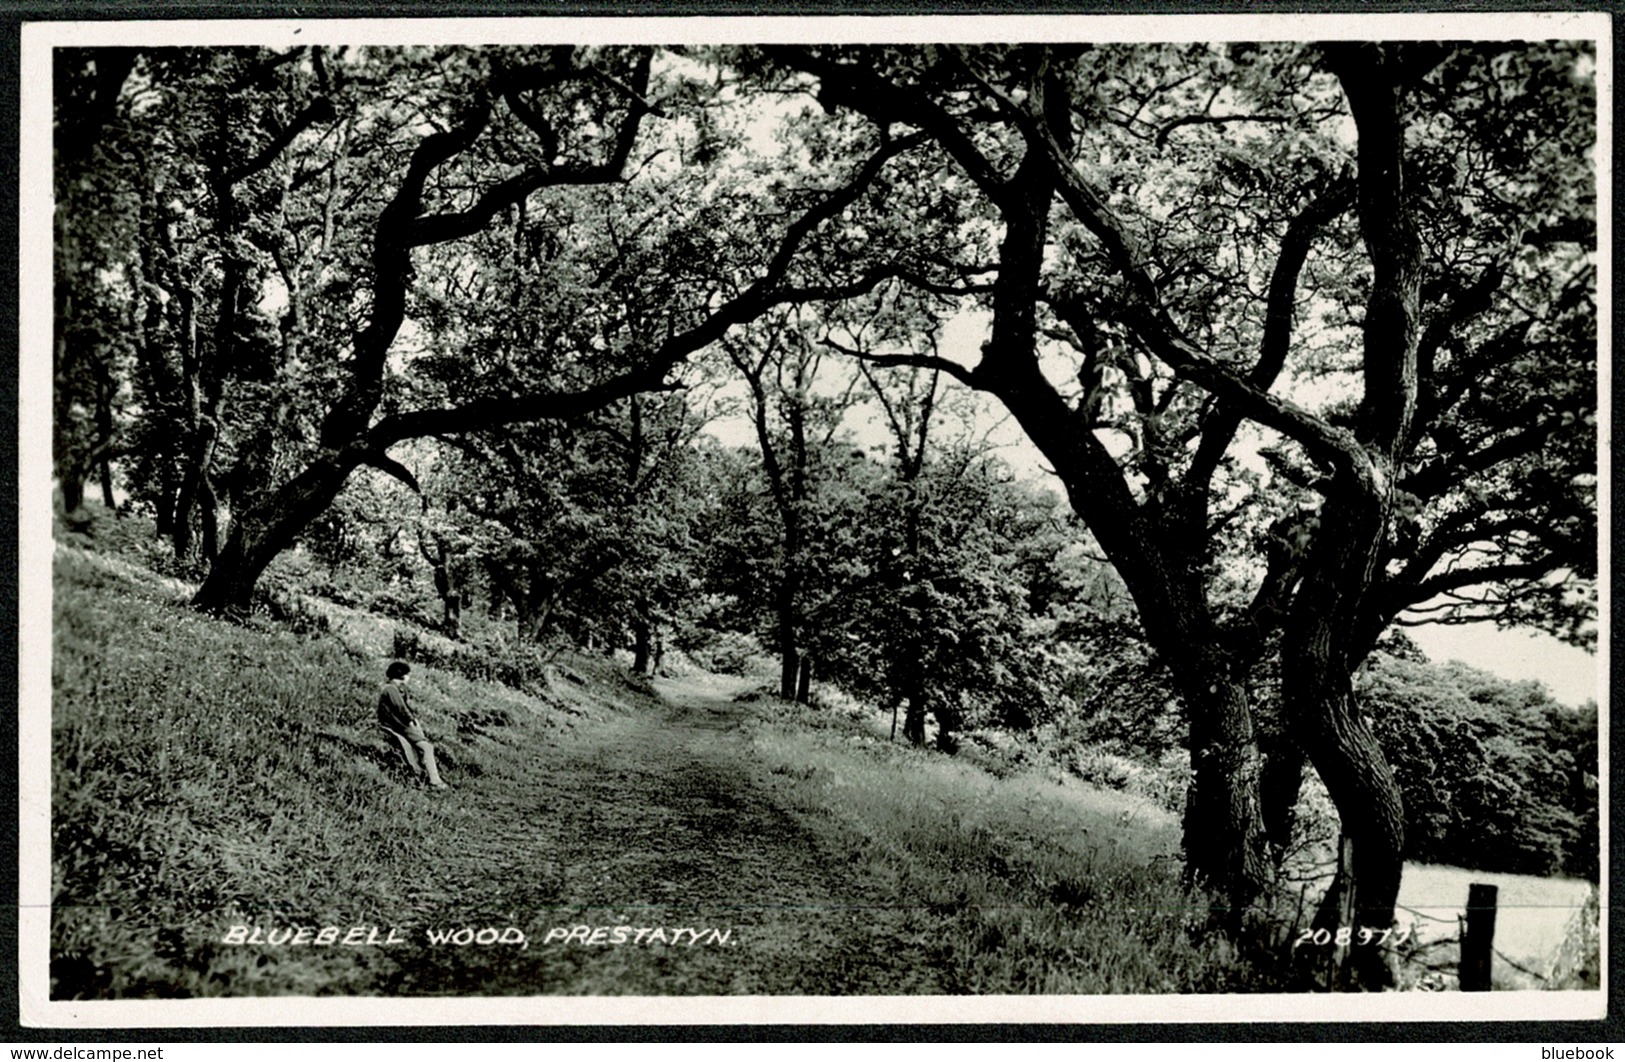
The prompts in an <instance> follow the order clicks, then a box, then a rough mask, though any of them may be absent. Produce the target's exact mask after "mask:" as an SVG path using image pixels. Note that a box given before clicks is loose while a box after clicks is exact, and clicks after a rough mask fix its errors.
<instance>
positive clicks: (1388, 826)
mask: <svg viewBox="0 0 1625 1062" xmlns="http://www.w3.org/2000/svg"><path fill="white" fill-rule="evenodd" d="M1341 475H1342V477H1343V483H1342V486H1341V489H1340V490H1339V491H1338V492H1337V493H1336V494H1334V495H1333V496H1332V497H1331V498H1330V499H1329V500H1328V501H1327V503H1326V506H1325V508H1324V510H1323V512H1322V515H1321V521H1320V533H1319V535H1318V536H1317V538H1316V539H1315V542H1314V546H1313V550H1312V552H1311V554H1310V556H1309V558H1308V561H1307V563H1306V568H1305V574H1304V578H1303V581H1302V583H1301V585H1300V587H1299V590H1298V593H1297V596H1296V598H1295V599H1294V601H1293V606H1292V617H1291V622H1289V623H1288V624H1287V626H1286V631H1285V633H1284V636H1283V638H1282V643H1281V693H1282V700H1283V702H1284V704H1285V708H1286V712H1287V719H1288V721H1289V725H1290V726H1291V727H1292V736H1293V738H1294V739H1295V740H1296V742H1297V744H1298V745H1299V746H1300V747H1301V748H1302V749H1303V750H1304V752H1305V753H1306V754H1307V755H1308V757H1309V761H1310V762H1311V763H1313V764H1314V766H1315V770H1316V772H1317V773H1319V775H1320V778H1321V781H1323V782H1324V783H1325V785H1326V791H1327V793H1328V794H1329V795H1330V796H1331V798H1332V803H1333V804H1335V805H1336V806H1337V814H1338V817H1339V819H1340V820H1341V821H1342V825H1343V834H1344V837H1345V839H1346V840H1347V841H1348V842H1349V843H1350V845H1351V847H1352V855H1353V858H1352V860H1351V861H1350V865H1348V866H1346V867H1344V868H1341V870H1340V880H1339V881H1338V882H1337V883H1336V886H1337V887H1336V888H1334V889H1332V890H1330V891H1329V892H1328V894H1327V897H1326V901H1325V903H1324V905H1323V908H1322V911H1321V913H1320V916H1319V921H1320V922H1321V923H1323V924H1324V923H1326V922H1328V921H1330V920H1332V919H1334V918H1336V917H1339V914H1340V913H1339V911H1337V910H1334V908H1335V907H1341V908H1343V909H1345V910H1352V911H1353V917H1354V918H1355V922H1354V924H1353V925H1352V926H1351V927H1350V928H1351V930H1352V933H1353V936H1354V938H1355V939H1356V946H1355V947H1354V948H1353V949H1352V950H1351V952H1350V954H1349V963H1348V967H1347V971H1346V973H1347V976H1346V977H1345V976H1344V973H1343V972H1335V974H1334V982H1335V984H1334V986H1335V987H1363V988H1381V987H1385V986H1386V985H1387V984H1388V983H1389V980H1390V977H1389V972H1388V969H1387V966H1386V964H1385V962H1384V961H1383V957H1382V953H1381V951H1380V950H1379V949H1378V947H1377V946H1376V944H1375V942H1373V943H1371V944H1369V945H1366V946H1359V945H1358V937H1359V936H1360V930H1362V929H1370V930H1373V931H1374V932H1375V933H1377V934H1380V933H1381V931H1382V930H1384V929H1387V928H1389V927H1390V926H1391V925H1392V923H1393V920H1394V903H1395V901H1396V900H1397V899H1398V896H1399V881H1400V875H1401V873H1402V871H1403V860H1404V854H1405V814H1404V805H1403V803H1402V800H1401V797H1400V792H1399V785H1398V783H1396V782H1395V781H1394V776H1393V772H1392V771H1391V770H1390V769H1389V767H1388V763H1387V760H1385V759H1384V758H1383V754H1382V749H1381V747H1380V746H1379V745H1378V744H1377V739H1376V737H1375V735H1373V734H1372V732H1371V728H1370V726H1369V725H1368V724H1367V723H1366V721H1365V718H1364V717H1363V716H1362V715H1361V714H1360V713H1359V711H1358V710H1357V708H1356V705H1355V703H1354V696H1353V689H1352V682H1351V678H1350V676H1351V675H1352V673H1353V670H1354V668H1355V667H1356V666H1358V664H1359V662H1360V659H1361V658H1362V657H1363V656H1364V654H1365V649H1364V648H1363V647H1361V646H1359V645H1358V644H1357V643H1358V642H1359V637H1358V634H1357V632H1358V630H1359V617H1360V607H1361V603H1362V600H1363V598H1364V597H1365V595H1366V593H1367V592H1368V590H1369V588H1370V586H1371V584H1372V582H1373V580H1374V579H1375V578H1376V566H1377V557H1378V552H1379V548H1380V546H1381V542H1382V537H1383V533H1384V529H1385V527H1386V525H1387V515H1388V511H1389V509H1390V507H1391V504H1392V502H1391V487H1390V486H1389V484H1390V483H1391V481H1392V475H1391V474H1390V473H1389V472H1388V471H1386V470H1385V469H1384V468H1383V463H1382V462H1381V461H1380V460H1374V461H1373V462H1372V463H1371V464H1370V465H1369V466H1368V467H1367V469H1365V470H1363V474H1361V473H1359V472H1357V471H1347V472H1344V473H1341ZM1346 889H1352V890H1353V891H1354V896H1353V901H1352V904H1350V903H1349V901H1348V898H1347V897H1345V896H1343V891H1344V890H1346ZM1327 928H1341V927H1332V926H1327Z"/></svg>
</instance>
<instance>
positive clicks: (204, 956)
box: [51, 542, 1272, 999]
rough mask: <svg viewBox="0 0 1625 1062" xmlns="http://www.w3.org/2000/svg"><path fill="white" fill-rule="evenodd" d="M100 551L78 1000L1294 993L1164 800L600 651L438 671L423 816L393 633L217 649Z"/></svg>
mask: <svg viewBox="0 0 1625 1062" xmlns="http://www.w3.org/2000/svg"><path fill="white" fill-rule="evenodd" d="M83 545H84V543H83V542H79V543H77V544H69V543H64V544H61V545H59V546H58V548H57V550H56V554H55V559H54V579H55V588H54V607H55V615H54V631H55V635H54V645H53V727H52V735H53V736H52V802H53V803H52V807H53V822H52V839H53V849H52V870H53V875H52V893H53V897H52V898H53V923H52V956H53V958H52V987H51V991H52V995H53V997H54V998H64V999H72V998H90V999H107V998H125V997H153V998H174V997H192V996H214V995H269V994H294V995H329V994H346V995H369V994H390V995H401V994H406V995H411V994H422V995H438V994H492V995H501V994H507V995H531V994H605V995H609V994H638V995H660V994H764V995H771V994H792V993H793V994H811V995H842V994H866V995H889V994H911V993H932V994H937V993H1039V992H1042V993H1081V994H1095V993H1130V992H1212V991H1247V990H1253V991H1256V990H1260V989H1267V988H1269V987H1270V986H1271V984H1272V981H1271V979H1270V977H1269V974H1268V971H1261V970H1260V969H1258V968H1257V967H1256V966H1254V965H1251V964H1249V963H1248V962H1247V961H1246V960H1244V959H1242V958H1240V957H1238V956H1237V955H1236V953H1235V952H1234V950H1233V949H1231V948H1230V947H1229V946H1228V945H1227V944H1225V943H1224V942H1222V941H1221V940H1218V939H1217V938H1214V937H1212V936H1210V935H1209V934H1208V933H1207V931H1206V929H1205V926H1204V924H1203V919H1202V918H1201V917H1199V916H1198V915H1197V914H1196V912H1195V911H1194V910H1193V909H1192V908H1191V907H1190V901H1189V899H1188V897H1187V896H1186V894H1185V893H1184V892H1183V891H1182V890H1181V888H1180V884H1179V869H1180V867H1179V861H1178V858H1177V853H1178V828H1177V822H1176V821H1175V819H1174V817H1173V816H1172V815H1170V814H1169V813H1168V812H1167V811H1166V810H1165V809H1163V808H1161V807H1158V806H1156V805H1155V804H1154V803H1152V802H1150V801H1148V800H1145V799H1142V798H1140V797H1136V796H1131V795H1127V794H1123V793H1114V792H1106V791H1102V790H1096V789H1093V788H1091V787H1089V786H1087V785H1085V784H1083V783H1081V782H1078V781H1077V780H1076V779H1068V778H1065V777H1058V776H1057V775H1056V773H1055V772H1054V771H1053V769H1047V770H1046V769H1041V768H1038V767H1033V768H1032V769H1015V770H1008V771H999V772H997V773H994V772H990V771H989V770H987V769H986V768H985V767H984V766H979V765H977V764H975V763H972V762H968V761H967V760H965V759H963V758H948V757H943V756H941V755H939V754H935V753H931V752H926V751H923V750H917V749H913V748H909V747H906V746H903V745H899V744H893V743H891V742H890V741H888V740H886V733H885V731H884V729H882V727H881V722H880V720H879V717H878V715H874V716H869V717H866V716H865V715H864V713H863V712H862V711H861V710H859V709H852V710H850V711H829V710H824V711H814V710H812V709H808V708H805V707H801V706H792V705H786V704H784V703H783V702H779V701H778V700H777V699H775V698H772V697H769V696H765V695H762V694H760V693H758V692H755V691H753V689H752V686H751V683H750V682H749V681H748V680H739V679H734V678H729V677H725V676H715V675H710V674H708V673H705V672H698V671H696V672H694V673H691V674H688V675H686V676H683V677H680V678H672V679H658V680H654V681H653V682H650V681H649V680H647V679H643V678H641V677H640V676H635V675H631V674H629V673H628V672H627V670H626V668H625V667H624V665H621V664H618V663H616V662H614V661H612V660H609V659H606V658H603V657H596V656H590V655H579V654H564V655H562V656H560V657H558V658H557V659H556V660H555V661H554V662H552V663H551V664H549V665H548V668H547V672H546V674H545V675H544V676H543V678H542V680H541V681H539V682H536V683H533V684H532V685H531V687H530V689H529V691H528V692H525V691H520V690H516V689H513V688H512V687H509V686H506V685H503V684H499V683H495V682H486V681H474V680H470V679H468V678H466V677H464V676H463V675H461V674H458V673H457V672H456V671H453V670H451V669H449V668H439V667H435V666H430V665H422V666H419V667H418V668H417V669H416V670H415V671H414V689H415V700H416V703H417V705H418V706H419V710H420V714H421V716H422V718H423V721H424V723H425V726H426V728H427V730H428V731H429V733H430V735H431V736H432V737H433V738H434V739H435V741H436V743H437V747H438V748H439V750H440V752H441V762H442V764H443V766H444V773H445V776H446V777H447V779H448V780H449V781H450V783H451V785H452V787H453V788H452V789H451V790H450V792H447V793H435V792H431V791H428V790H423V789H418V788H415V787H414V786H413V784H412V783H411V781H410V779H409V778H408V777H407V776H406V775H405V773H404V771H403V769H402V768H401V767H400V766H399V764H398V763H397V762H396V760H395V759H394V758H393V757H392V756H391V755H390V754H389V751H388V750H387V749H386V747H385V746H384V744H383V741H382V739H381V737H379V736H378V735H377V732H376V728H375V726H374V724H373V722H372V719H373V704H374V701H375V698H376V690H377V684H378V681H379V677H380V675H381V672H382V668H383V665H384V664H385V663H387V656H380V655H379V649H380V647H382V646H393V645H395V644H398V643H397V642H396V635H397V634H398V632H399V631H400V630H401V629H402V628H403V624H402V623H401V622H400V621H397V620H389V619H384V618H381V617H376V616H371V615H369V614H366V613H359V612H355V613H349V614H346V615H344V616H338V615H337V614H336V613H334V612H333V611H332V609H331V608H327V609H324V610H322V615H323V616H324V617H325V618H323V619H321V620H314V619H313V618H312V617H313V616H314V615H315V610H313V609H312V608H310V607H306V606H297V605H294V606H289V607H284V608H283V609H282V610H281V612H280V618H279V619H273V618H270V617H269V616H267V615H263V614H258V613H257V614H255V615H254V616H251V617H249V618H247V619H246V620H244V621H241V622H235V623H234V622H228V621H223V620H216V619H209V618H205V617H204V616H202V615H199V614H198V613H196V612H195V611H193V610H191V609H190V608H189V607H188V606H187V605H186V603H185V598H186V589H187V587H186V585H185V584H183V583H180V582H177V581H175V580H173V579H168V578H166V577H164V576H161V575H159V574H156V573H154V572H152V571H151V570H149V569H146V568H144V567H141V566H139V565H135V564H132V563H130V562H129V561H128V560H127V559H119V558H115V557H112V556H109V555H105V554H101V553H97V552H93V551H91V550H88V549H85V548H83ZM300 617H303V619H302V620H301V619H300ZM416 636H417V635H414V637H416ZM409 641H410V639H409ZM385 652H386V654H387V652H388V650H385ZM301 929H303V930H304V933H303V934H302V935H301V934H299V931H300V930H301ZM324 929H332V930H334V931H335V932H334V933H331V934H329V935H328V937H329V940H328V943H325V944H324V943H321V942H320V941H321V940H322V936H321V934H322V931H323V930H324ZM256 932H257V933H258V934H259V935H258V936H254V934H255V933H256ZM278 934H280V936H281V937H282V938H283V939H285V940H286V942H285V943H278V944H274V945H273V944H270V943H268V941H269V940H274V939H278V937H277V935H278ZM465 938H466V942H464V941H465ZM255 940H258V941H261V943H250V941H255ZM346 941H349V942H350V943H346ZM369 941H370V943H369Z"/></svg>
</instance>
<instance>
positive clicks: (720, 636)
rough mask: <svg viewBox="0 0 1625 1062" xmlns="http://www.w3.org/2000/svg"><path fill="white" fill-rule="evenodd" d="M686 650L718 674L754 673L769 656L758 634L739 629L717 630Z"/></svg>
mask: <svg viewBox="0 0 1625 1062" xmlns="http://www.w3.org/2000/svg"><path fill="white" fill-rule="evenodd" d="M684 651H685V652H686V653H687V654H688V657H689V659H690V660H692V661H693V662H694V663H695V664H697V665H698V666H700V667H702V668H704V669H705V670H707V671H711V672H715V673H716V674H718V675H749V674H753V673H754V672H755V671H757V670H758V669H759V668H760V665H761V662H762V660H763V659H764V658H765V657H766V656H767V650H766V649H764V648H762V643H761V642H760V641H758V640H757V638H756V636H755V635H753V634H742V633H740V632H739V631H717V632H715V633H713V634H712V635H711V636H710V637H709V638H706V639H704V640H701V641H700V642H699V644H696V645H692V646H690V647H687V648H685V650H684Z"/></svg>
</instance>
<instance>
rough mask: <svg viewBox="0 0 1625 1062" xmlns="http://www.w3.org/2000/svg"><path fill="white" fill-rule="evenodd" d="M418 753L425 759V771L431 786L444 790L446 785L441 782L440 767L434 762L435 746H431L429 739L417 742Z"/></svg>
mask: <svg viewBox="0 0 1625 1062" xmlns="http://www.w3.org/2000/svg"><path fill="white" fill-rule="evenodd" d="M417 747H418V753H419V755H421V756H422V757H423V767H424V770H425V771H426V772H427V773H428V775H429V786H430V788H433V789H444V788H446V783H445V782H442V781H441V780H440V766H439V765H438V764H436V763H435V761H434V746H433V745H431V744H429V740H428V738H424V739H423V740H422V741H419V742H417Z"/></svg>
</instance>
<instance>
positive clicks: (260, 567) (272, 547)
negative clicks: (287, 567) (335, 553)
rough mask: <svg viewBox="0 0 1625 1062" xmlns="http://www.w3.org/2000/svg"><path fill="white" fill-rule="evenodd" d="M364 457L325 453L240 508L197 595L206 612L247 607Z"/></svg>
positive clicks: (195, 602)
mask: <svg viewBox="0 0 1625 1062" xmlns="http://www.w3.org/2000/svg"><path fill="white" fill-rule="evenodd" d="M358 463H359V462H358V461H357V460H355V459H353V458H349V457H346V456H343V455H332V454H329V455H324V456H323V457H321V458H319V459H318V460H316V461H314V462H313V463H312V464H311V465H310V466H309V467H308V468H306V469H305V470H304V471H303V472H301V473H300V474H299V475H298V476H297V477H295V478H294V479H292V480H289V481H288V482H287V483H285V484H283V485H282V486H281V487H279V488H278V489H277V490H275V491H274V492H272V493H271V494H270V495H269V496H267V497H265V498H263V499H261V500H260V501H259V502H257V503H256V504H254V505H252V506H250V507H249V508H248V509H247V510H246V511H244V512H243V513H241V514H239V515H238V516H237V518H236V519H235V520H233V521H232V524H231V532H230V534H229V535H228V536H227V537H226V543H225V546H224V548H223V549H221V550H220V553H219V555H218V556H217V557H216V558H215V561H214V564H213V565H212V566H211V567H210V569H209V576H208V578H207V579H205V580H204V581H203V585H202V586H200V587H198V592H197V594H196V595H195V596H194V597H193V598H192V604H193V606H194V607H196V608H199V609H202V610H203V611H205V612H215V613H221V612H246V611H247V610H248V608H249V605H250V603H251V602H252V600H253V596H254V586H255V584H256V583H258V582H259V578H260V576H261V575H262V574H264V572H265V569H266V567H267V566H268V565H269V564H270V563H271V561H273V560H275V559H276V556H277V554H279V553H281V552H282V551H283V550H285V549H287V548H288V547H289V546H290V545H292V544H293V541H294V539H295V538H297V537H298V535H299V532H301V531H303V530H304V529H305V527H306V526H307V525H309V523H310V522H311V521H312V520H314V519H315V518H316V517H318V516H320V515H321V514H322V513H323V512H325V511H326V509H327V507H328V506H329V505H331V504H332V503H333V499H334V498H336V497H338V493H339V491H340V490H342V489H343V487H344V481H345V480H346V479H347V478H349V475H350V473H351V472H353V471H354V470H355V467H356V465H357V464H358Z"/></svg>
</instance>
